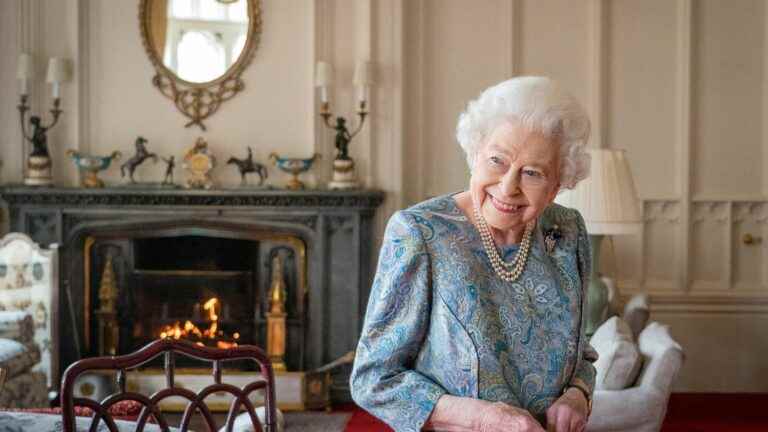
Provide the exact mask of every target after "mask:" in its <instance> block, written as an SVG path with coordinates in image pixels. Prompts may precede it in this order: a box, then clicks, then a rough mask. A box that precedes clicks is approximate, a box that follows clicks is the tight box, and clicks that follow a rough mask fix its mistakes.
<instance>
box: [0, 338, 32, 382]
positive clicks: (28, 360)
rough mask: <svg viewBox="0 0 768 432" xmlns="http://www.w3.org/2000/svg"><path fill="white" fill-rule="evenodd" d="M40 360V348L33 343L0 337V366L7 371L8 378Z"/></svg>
mask: <svg viewBox="0 0 768 432" xmlns="http://www.w3.org/2000/svg"><path fill="white" fill-rule="evenodd" d="M39 361H40V349H38V347H37V345H35V344H34V343H29V344H22V343H19V342H17V341H15V340H11V339H2V338H0V367H1V368H3V369H5V370H6V371H7V372H8V378H13V377H15V376H16V375H18V374H20V373H22V372H24V371H26V370H27V369H29V368H31V367H32V366H34V365H36V364H37V362H39Z"/></svg>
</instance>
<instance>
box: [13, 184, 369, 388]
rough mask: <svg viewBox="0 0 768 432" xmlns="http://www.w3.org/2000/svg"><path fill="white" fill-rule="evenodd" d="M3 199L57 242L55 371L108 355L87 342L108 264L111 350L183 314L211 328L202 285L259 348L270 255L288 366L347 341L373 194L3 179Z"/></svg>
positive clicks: (20, 222)
mask: <svg viewBox="0 0 768 432" xmlns="http://www.w3.org/2000/svg"><path fill="white" fill-rule="evenodd" d="M0 197H1V198H2V199H3V200H4V201H5V202H6V204H7V206H8V211H9V214H10V224H11V230H12V231H19V232H24V233H26V234H28V235H30V237H32V238H33V239H34V240H35V241H36V242H38V243H40V244H42V245H48V244H51V243H58V244H60V256H61V271H60V281H59V282H60V287H61V290H62V295H61V296H60V310H61V311H62V314H61V315H62V319H61V320H60V323H59V325H60V328H59V334H60V335H61V336H60V337H61V342H62V343H61V347H62V352H61V355H60V359H61V370H64V369H65V368H66V367H67V366H69V364H71V363H72V362H74V361H75V360H77V359H79V358H81V357H87V356H94V355H99V354H101V353H109V352H108V351H109V347H105V346H104V344H103V343H96V342H98V341H103V340H104V339H105V337H106V336H105V334H104V330H103V328H102V327H100V324H99V323H100V321H99V319H100V316H98V314H97V311H98V310H99V309H100V306H101V304H100V301H103V302H107V303H108V301H106V300H103V299H102V300H100V297H99V295H100V290H102V293H103V290H104V289H107V288H108V287H107V288H105V282H104V280H105V273H107V276H108V277H107V278H106V279H107V282H109V281H110V278H112V279H113V281H114V283H115V285H116V287H117V288H116V289H117V290H118V292H119V295H118V296H117V298H116V299H115V303H116V306H115V314H116V316H115V320H114V321H115V323H116V325H117V343H116V345H114V346H115V348H114V349H115V350H116V351H117V353H121V352H124V351H126V350H133V349H135V347H136V346H137V345H138V346H140V345H141V344H143V343H144V342H146V340H147V338H149V337H151V336H152V333H153V332H155V331H156V330H157V327H158V326H160V325H161V324H162V325H167V324H171V323H172V322H174V321H179V320H182V318H184V317H185V313H187V312H186V311H188V313H189V316H190V317H192V318H194V319H193V320H192V321H195V324H196V325H198V326H200V327H202V326H204V325H206V323H204V322H203V321H205V320H203V319H201V318H202V317H201V314H203V313H204V312H203V311H202V303H204V302H205V300H207V299H208V298H209V297H208V295H210V296H211V297H212V296H217V297H218V298H219V301H220V302H221V304H220V306H219V309H217V314H218V315H220V317H221V320H220V321H219V324H220V325H221V327H220V328H219V330H221V331H222V332H223V334H224V335H225V336H227V337H229V339H228V340H230V341H231V340H232V338H231V336H232V335H233V334H234V333H235V332H237V333H239V335H240V338H241V339H239V340H240V341H242V342H241V343H255V344H257V345H261V346H264V344H265V343H266V332H267V315H268V312H269V307H270V303H269V302H270V298H269V294H270V293H269V288H270V283H271V281H272V274H271V271H272V270H271V269H272V268H273V264H274V263H273V259H274V258H275V256H277V257H279V259H280V261H281V266H282V272H283V275H284V282H285V297H286V298H285V328H286V332H287V334H286V340H285V363H286V366H287V369H288V370H289V371H291V370H295V371H299V370H300V371H309V370H312V369H314V368H317V367H319V366H321V365H323V364H325V363H327V362H329V361H332V360H334V359H336V358H338V357H340V356H342V355H344V354H345V353H347V352H348V351H350V350H353V349H354V348H355V345H356V342H357V337H358V334H359V331H360V328H361V326H362V319H363V316H364V313H365V306H366V302H367V298H368V293H369V289H370V282H371V279H372V253H373V250H372V232H371V230H372V220H373V216H374V213H375V211H376V208H377V207H378V206H379V205H380V204H381V202H382V201H383V198H384V195H383V193H382V192H380V191H375V190H359V191H284V190H244V189H238V190H212V191H190V190H167V189H162V190H157V189H136V188H106V189H100V190H92V189H91V190H86V189H80V188H32V187H25V186H6V187H3V188H0ZM107 261H111V262H110V263H109V265H107V264H108V263H107ZM110 266H111V268H110V270H109V271H107V268H108V267H110ZM109 272H111V273H112V274H111V275H110V274H109ZM142 302H143V303H142ZM128 312H138V315H136V314H133V316H132V317H127V316H126V314H127V313H128ZM208 324H209V323H208ZM147 333H149V334H147ZM106 338H107V339H109V337H106ZM105 350H106V351H105ZM347 378H348V371H345V372H342V373H340V374H338V375H337V376H335V377H334V385H333V386H332V387H331V390H332V391H331V396H332V398H333V399H334V400H337V401H340V400H348V398H349V395H348V388H347Z"/></svg>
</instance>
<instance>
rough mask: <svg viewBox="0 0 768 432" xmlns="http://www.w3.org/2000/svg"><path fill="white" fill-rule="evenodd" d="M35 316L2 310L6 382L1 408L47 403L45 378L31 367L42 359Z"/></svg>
mask: <svg viewBox="0 0 768 432" xmlns="http://www.w3.org/2000/svg"><path fill="white" fill-rule="evenodd" d="M32 334H33V324H32V317H31V316H29V315H28V314H26V313H24V312H18V311H13V312H0V368H3V369H4V370H5V373H6V382H5V384H4V385H3V387H2V390H0V407H2V408H29V407H44V406H47V405H48V397H47V393H48V391H47V385H46V377H45V374H44V373H43V372H39V371H33V370H32V368H33V367H34V366H35V365H37V364H38V363H39V362H40V349H39V348H38V346H37V344H36V343H35V342H34V341H33V340H32Z"/></svg>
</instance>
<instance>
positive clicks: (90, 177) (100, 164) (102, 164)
mask: <svg viewBox="0 0 768 432" xmlns="http://www.w3.org/2000/svg"><path fill="white" fill-rule="evenodd" d="M67 156H69V157H71V158H72V160H73V161H74V162H75V166H76V167H77V169H78V170H79V171H80V184H81V186H83V187H86V188H103V187H104V182H103V181H102V180H101V179H100V178H99V171H103V170H105V169H107V168H109V165H110V164H111V163H112V161H113V160H117V159H120V156H121V153H120V152H119V151H114V152H112V154H111V155H109V156H93V155H87V154H83V153H80V152H78V151H75V150H67Z"/></svg>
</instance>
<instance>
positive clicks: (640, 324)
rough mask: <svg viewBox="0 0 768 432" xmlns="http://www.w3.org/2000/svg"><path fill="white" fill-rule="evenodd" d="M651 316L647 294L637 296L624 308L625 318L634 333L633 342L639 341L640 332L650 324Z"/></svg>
mask: <svg viewBox="0 0 768 432" xmlns="http://www.w3.org/2000/svg"><path fill="white" fill-rule="evenodd" d="M650 315H651V311H650V307H649V306H648V295H647V294H637V295H634V296H632V298H630V299H629V301H628V302H627V304H626V305H625V306H624V316H623V318H624V321H626V323H627V324H628V325H629V328H630V330H631V331H632V340H634V341H637V338H638V336H640V332H641V331H643V329H644V328H645V324H646V323H647V322H648V318H649V317H650Z"/></svg>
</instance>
